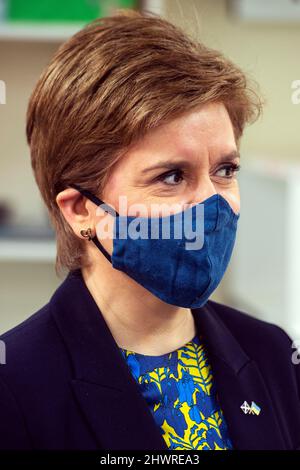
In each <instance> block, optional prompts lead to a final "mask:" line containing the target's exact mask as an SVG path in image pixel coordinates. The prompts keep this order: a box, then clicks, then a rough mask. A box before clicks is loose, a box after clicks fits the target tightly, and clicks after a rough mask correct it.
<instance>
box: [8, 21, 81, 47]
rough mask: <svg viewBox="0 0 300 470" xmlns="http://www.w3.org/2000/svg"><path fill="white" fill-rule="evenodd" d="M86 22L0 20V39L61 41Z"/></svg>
mask: <svg viewBox="0 0 300 470" xmlns="http://www.w3.org/2000/svg"><path fill="white" fill-rule="evenodd" d="M83 26H85V23H71V22H70V23H29V22H26V23H21V22H18V23H8V22H7V23H5V22H0V40H1V39H5V40H16V41H18V40H21V41H38V42H41V41H45V42H61V41H65V40H66V39H68V38H69V37H70V36H72V35H73V34H75V33H76V32H77V31H79V30H80V29H82V28H83Z"/></svg>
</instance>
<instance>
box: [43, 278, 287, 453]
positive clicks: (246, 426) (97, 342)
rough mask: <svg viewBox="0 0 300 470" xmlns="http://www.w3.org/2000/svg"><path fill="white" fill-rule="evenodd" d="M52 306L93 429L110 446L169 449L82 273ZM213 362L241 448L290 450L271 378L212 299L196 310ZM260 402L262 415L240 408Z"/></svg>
mask: <svg viewBox="0 0 300 470" xmlns="http://www.w3.org/2000/svg"><path fill="white" fill-rule="evenodd" d="M50 307H51V311H52V315H53V317H54V320H55V322H56V325H57V327H58V329H59V331H60V333H61V335H62V337H63V340H64V342H65V344H66V347H67V349H68V352H69V354H70V359H71V361H72V365H73V370H74V374H73V378H72V380H71V387H72V389H73V392H74V395H75V397H76V399H77V401H78V404H79V406H80V408H81V410H82V412H83V413H84V415H85V417H86V420H87V422H88V423H89V426H90V429H91V430H92V432H93V434H94V436H95V440H96V443H97V444H96V447H97V446H99V448H100V449H101V448H102V449H107V450H166V449H167V445H166V443H165V441H164V439H163V437H162V435H161V432H160V429H159V427H158V425H157V424H156V422H155V420H154V418H153V416H152V413H151V412H150V410H149V408H148V405H147V403H146V401H145V399H144V397H143V396H142V394H141V391H140V389H139V385H138V384H137V383H136V381H135V379H134V378H133V376H132V374H131V372H130V370H129V368H128V366H127V363H126V361H125V360H124V358H123V356H122V354H121V351H120V350H119V347H118V345H117V343H116V342H115V339H114V337H113V336H112V334H111V332H110V330H109V328H108V325H107V323H106V322H105V320H104V317H103V315H102V314H101V312H100V310H99V308H98V306H97V304H96V303H95V301H94V299H93V297H92V295H91V294H90V292H89V290H88V288H87V287H86V285H85V282H84V280H83V278H82V275H81V272H80V270H76V271H73V272H71V273H69V275H68V276H67V278H66V279H65V280H64V282H63V283H62V284H61V285H60V286H59V288H58V289H57V290H56V291H55V293H54V294H53V296H52V298H51V300H50ZM192 313H193V315H194V318H195V322H196V327H197V331H198V332H199V333H200V332H202V333H203V340H204V343H205V346H206V349H207V353H208V357H209V360H210V363H211V366H212V371H213V376H214V380H215V381H216V390H217V393H218V398H219V402H220V405H221V408H222V410H223V413H224V416H225V419H226V422H227V425H228V430H229V435H230V437H231V440H232V442H233V446H234V448H235V449H285V448H286V447H285V444H284V441H283V437H282V434H281V431H280V426H279V424H278V421H277V419H276V415H275V413H274V410H273V408H272V402H271V399H270V396H269V394H268V390H267V389H266V386H265V384H264V380H263V378H262V377H261V374H260V372H259V370H258V368H257V365H256V364H255V363H254V361H252V360H251V359H250V358H249V357H248V356H247V355H246V353H245V352H244V351H243V350H242V348H241V346H240V345H239V343H238V342H237V340H236V339H235V338H234V337H233V335H232V334H231V332H230V331H229V330H228V328H227V327H226V326H225V324H224V323H223V322H222V321H221V319H220V318H219V316H218V315H217V313H216V312H215V310H214V309H213V307H212V305H211V304H210V302H209V301H208V302H207V303H206V305H205V306H204V307H202V308H199V309H192ZM244 401H247V402H248V403H249V404H251V402H252V401H254V402H255V403H256V404H257V405H259V406H260V407H261V412H260V414H259V415H250V414H244V413H243V411H242V410H241V408H240V406H241V405H242V403H243V402H244Z"/></svg>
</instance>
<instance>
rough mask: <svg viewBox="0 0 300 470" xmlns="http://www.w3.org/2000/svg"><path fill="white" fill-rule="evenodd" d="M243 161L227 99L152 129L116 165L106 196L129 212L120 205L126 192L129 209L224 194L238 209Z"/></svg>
mask: <svg viewBox="0 0 300 470" xmlns="http://www.w3.org/2000/svg"><path fill="white" fill-rule="evenodd" d="M237 165H239V153H238V150H237V146H236V142H235V137H234V132H233V127H232V124H231V120H230V117H229V115H228V112H227V110H226V108H225V106H224V105H223V104H221V103H209V104H206V105H203V106H201V107H199V108H195V109H194V110H193V111H192V112H189V113H187V114H185V115H183V116H181V117H179V118H176V119H174V120H173V121H171V122H169V123H168V124H165V125H163V126H160V127H158V128H156V129H154V130H152V131H150V132H149V133H148V134H147V135H146V136H145V137H144V139H143V140H142V141H140V142H139V143H138V144H137V145H135V146H134V147H133V148H132V149H131V150H130V151H129V152H128V154H127V155H126V156H124V157H123V158H122V159H121V160H120V161H119V162H118V163H117V164H116V166H115V167H114V170H113V172H112V174H111V176H110V179H109V180H108V183H107V185H106V187H105V190H104V193H103V197H102V199H103V200H104V201H105V202H106V203H108V204H111V205H112V206H113V207H114V208H115V209H116V210H118V211H119V212H120V213H121V214H122V215H125V214H124V211H122V210H121V208H120V205H119V197H120V196H125V197H126V201H127V206H128V208H127V211H126V213H127V214H128V215H138V214H137V213H136V211H135V212H132V213H131V210H130V206H131V205H132V204H136V203H138V204H141V203H142V204H143V205H144V206H146V207H147V209H150V208H151V205H152V204H155V205H157V204H164V205H165V204H167V205H173V204H175V205H176V204H180V206H182V205H183V204H189V205H193V204H196V203H198V202H202V201H203V200H204V199H206V198H208V197H210V196H211V195H213V194H215V193H219V194H221V195H222V196H223V197H224V198H225V199H226V200H227V201H228V202H229V204H230V205H231V207H232V209H233V210H234V211H235V212H236V213H237V212H239V210H240V195H239V186H238V181H237V170H236V169H235V166H237ZM182 208H183V206H182ZM179 210H180V209H179ZM170 212H178V210H173V211H172V210H170ZM160 214H161V215H164V211H162V212H160ZM141 215H142V214H141ZM143 215H144V214H143Z"/></svg>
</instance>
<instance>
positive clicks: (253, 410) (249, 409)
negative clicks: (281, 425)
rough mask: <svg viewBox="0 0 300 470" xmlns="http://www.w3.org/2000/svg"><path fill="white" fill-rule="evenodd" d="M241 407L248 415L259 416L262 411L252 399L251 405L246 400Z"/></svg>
mask: <svg viewBox="0 0 300 470" xmlns="http://www.w3.org/2000/svg"><path fill="white" fill-rule="evenodd" d="M240 408H241V409H242V411H243V412H244V413H245V414H246V415H247V414H253V415H256V416H258V415H259V413H260V411H261V408H260V407H259V406H258V405H257V404H256V403H255V402H254V401H252V402H251V405H249V403H248V402H247V401H246V400H245V401H244V403H243V404H242V405H241V407H240Z"/></svg>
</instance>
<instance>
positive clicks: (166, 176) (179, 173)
mask: <svg viewBox="0 0 300 470" xmlns="http://www.w3.org/2000/svg"><path fill="white" fill-rule="evenodd" d="M240 168H241V165H240V164H238V163H227V164H224V165H222V166H221V167H220V168H218V170H217V171H216V173H218V172H219V171H222V170H225V171H230V175H229V176H228V175H227V176H220V177H221V178H224V179H226V180H231V179H233V177H234V176H235V174H236V173H237V172H238V171H239V170H240ZM172 177H175V180H176V181H174V180H172ZM184 177H185V172H184V171H183V170H182V169H180V168H176V169H174V170H169V171H167V172H165V173H162V174H161V175H159V176H157V177H156V178H155V180H154V181H155V182H162V183H164V184H165V185H167V186H178V185H179V184H180V183H181V181H182V180H183V179H184ZM178 179H179V180H180V181H178ZM167 180H168V181H167ZM172 181H173V182H172Z"/></svg>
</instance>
